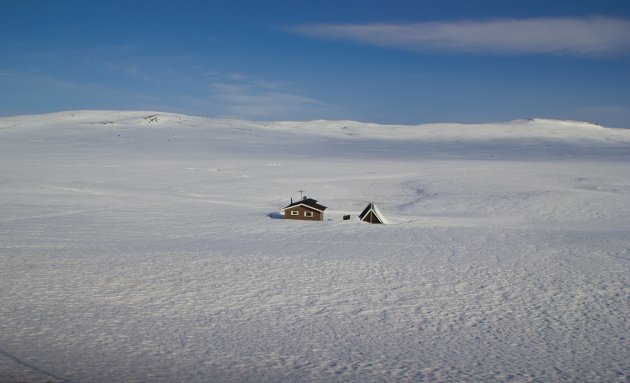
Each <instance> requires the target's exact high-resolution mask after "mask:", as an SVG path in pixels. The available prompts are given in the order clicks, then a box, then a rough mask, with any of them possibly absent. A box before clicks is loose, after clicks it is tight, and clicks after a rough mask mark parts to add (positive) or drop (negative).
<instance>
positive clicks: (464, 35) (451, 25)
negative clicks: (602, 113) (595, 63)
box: [289, 16, 630, 56]
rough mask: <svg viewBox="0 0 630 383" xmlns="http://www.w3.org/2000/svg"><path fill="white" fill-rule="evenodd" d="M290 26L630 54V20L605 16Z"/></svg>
mask: <svg viewBox="0 0 630 383" xmlns="http://www.w3.org/2000/svg"><path fill="white" fill-rule="evenodd" d="M289 29H290V30H291V31H294V32H297V33H300V34H304V35H308V36H314V37H322V38H330V39H338V40H348V41H354V42H358V43H363V44H370V45H378V46H383V47H391V48H399V49H407V50H417V51H443V52H463V53H492V54H554V55H578V56H599V55H618V54H625V53H628V52H630V37H629V36H630V20H626V19H621V18H613V17H602V16H594V17H582V18H571V17H566V18H532V19H499V20H488V21H454V22H421V23H412V24H387V23H380V24H308V25H301V26H294V27H290V28H289Z"/></svg>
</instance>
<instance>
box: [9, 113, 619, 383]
mask: <svg viewBox="0 0 630 383" xmlns="http://www.w3.org/2000/svg"><path fill="white" fill-rule="evenodd" d="M0 122H2V123H1V124H0V126H2V130H0V206H1V209H0V293H1V295H2V305H0V381H7V382H10V381H11V382H45V381H52V382H123V381H124V382H147V381H151V382H173V381H186V382H208V381H220V382H259V381H295V382H338V381H358V382H359V381H360V382H366V381H367V382H370V381H374V382H376V381H410V382H416V381H505V382H528V381H541V382H542V381H554V382H580V381H583V382H592V381H605V382H626V381H628V380H630V362H628V361H629V360H630V325H629V318H630V237H629V236H628V232H630V219H628V217H629V216H630V167H628V166H627V163H628V160H629V159H630V131H624V130H607V129H605V128H601V127H592V126H590V125H586V124H580V123H574V124H573V125H571V123H568V122H558V121H548V120H536V121H523V122H513V123H507V124H505V125H504V126H502V125H497V124H489V125H479V126H474V127H473V126H471V127H466V126H459V125H458V126H454V127H450V126H448V125H445V126H442V125H440V126H433V125H431V126H426V127H423V126H420V127H400V126H398V127H379V126H377V125H371V124H358V123H352V122H325V121H319V122H310V123H290V122H282V123H264V124H263V123H253V122H245V121H230V120H206V119H200V118H193V117H188V116H179V115H170V114H163V113H149V112H146V113H144V112H98V111H92V112H87V111H84V112H68V113H59V114H53V115H44V116H24V117H16V118H7V119H0ZM318 126H319V127H321V129H319V130H318V129H316V128H317V127H318ZM438 128H439V129H438ZM449 129H452V130H449ZM467 129H468V130H467ZM470 129H475V131H476V134H471V132H470ZM451 131H452V132H453V133H452V134H453V135H452V136H449V134H450V133H449V132H451ZM388 132H391V134H390V133H388ZM532 137H533V138H532ZM499 138H500V140H499V141H497V139H499ZM532 139H535V142H539V143H541V142H542V143H543V145H539V146H533V145H532V144H531V141H530V140H532ZM454 142H456V144H454ZM506 143H509V145H508V146H507V147H506V146H505V145H506ZM462 148H463V149H464V152H463V154H462V150H461V149H462ZM381 149H382V150H381ZM379 150H381V151H379ZM532 150H533V152H532ZM368 153H370V154H369V155H368ZM376 153H380V154H376ZM392 153H395V154H394V155H392ZM300 189H304V190H306V191H307V194H308V195H309V196H310V197H313V198H316V199H318V200H319V201H320V202H321V203H323V204H324V205H327V206H329V210H328V212H329V214H328V215H327V217H328V218H329V219H328V220H326V221H323V222H317V223H310V222H292V221H288V220H282V219H272V218H270V217H269V216H268V214H270V213H273V212H275V211H277V210H279V209H280V208H282V207H284V206H286V205H287V204H288V202H289V198H290V197H294V198H295V197H296V194H297V193H296V191H297V190H300ZM367 202H376V203H377V204H378V205H379V207H380V208H381V211H382V212H383V214H384V215H385V216H386V217H387V218H388V219H389V220H391V221H392V224H391V225H368V224H362V223H359V222H356V221H355V220H351V221H345V222H344V221H341V215H342V214H345V213H349V214H352V215H353V218H356V215H357V214H358V213H359V212H360V211H361V210H362V209H363V207H365V205H366V204H367Z"/></svg>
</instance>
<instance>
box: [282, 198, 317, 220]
mask: <svg viewBox="0 0 630 383" xmlns="http://www.w3.org/2000/svg"><path fill="white" fill-rule="evenodd" d="M282 210H283V211H284V219H298V220H302V221H323V220H324V210H326V206H323V205H320V204H318V203H317V201H315V200H314V199H312V198H308V197H304V198H303V199H301V200H300V201H297V202H293V201H292V202H291V204H289V205H288V206H287V207H285V208H284V209H282Z"/></svg>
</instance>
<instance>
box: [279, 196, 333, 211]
mask: <svg viewBox="0 0 630 383" xmlns="http://www.w3.org/2000/svg"><path fill="white" fill-rule="evenodd" d="M300 205H304V206H306V207H310V208H311V209H315V210H318V211H324V210H326V209H327V207H326V206H324V205H320V204H318V203H317V201H315V200H314V199H312V198H304V199H303V200H300V201H297V202H293V203H292V204H290V205H288V206H287V207H285V208H284V209H282V210H286V209H288V208H291V207H294V206H300Z"/></svg>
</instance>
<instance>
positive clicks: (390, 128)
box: [0, 110, 630, 145]
mask: <svg viewBox="0 0 630 383" xmlns="http://www.w3.org/2000/svg"><path fill="white" fill-rule="evenodd" d="M81 124H86V125H97V126H110V127H118V128H120V127H123V128H132V127H151V128H157V127H167V128H172V129H174V128H203V129H219V130H224V129H225V130H230V129H240V130H248V131H265V130H267V131H268V130H271V131H276V132H285V133H287V134H300V135H308V136H319V137H329V138H346V139H347V138H350V139H352V138H354V139H384V140H421V141H434V142H435V141H437V142H439V141H444V140H448V141H453V140H457V141H462V140H465V141H476V142H479V141H493V140H513V139H523V138H526V139H534V140H545V141H556V142H558V141H565V142H571V143H579V144H580V145H584V144H586V145H588V144H589V143H590V142H597V143H609V144H616V143H620V144H623V145H626V144H628V143H630V129H629V130H626V129H618V128H607V127H603V126H600V125H596V124H592V123H588V122H583V121H569V120H553V119H542V118H535V119H528V120H514V121H508V122H496V123H485V124H459V123H431V124H421V125H391V124H375V123H365V122H357V121H348V120H341V121H329V120H313V121H268V122H259V121H246V120H238V119H214V118H206V117H194V116H188V115H182V114H175V113H165V112H158V111H108V110H78V111H65V112H57V113H50V114H41V115H25V116H15V117H5V118H0V132H2V131H3V130H4V131H6V130H7V129H11V128H34V127H42V128H45V127H52V126H54V125H63V126H70V125H81Z"/></svg>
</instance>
